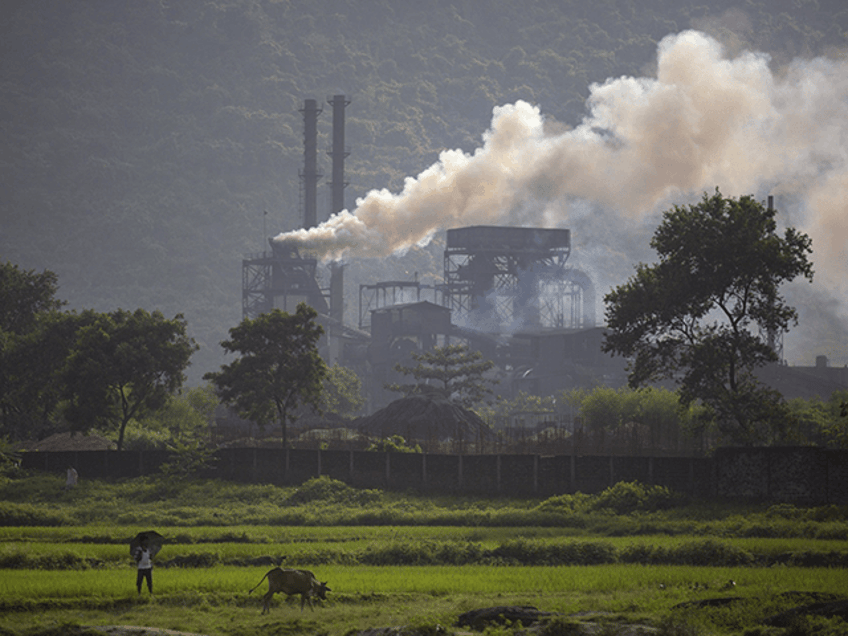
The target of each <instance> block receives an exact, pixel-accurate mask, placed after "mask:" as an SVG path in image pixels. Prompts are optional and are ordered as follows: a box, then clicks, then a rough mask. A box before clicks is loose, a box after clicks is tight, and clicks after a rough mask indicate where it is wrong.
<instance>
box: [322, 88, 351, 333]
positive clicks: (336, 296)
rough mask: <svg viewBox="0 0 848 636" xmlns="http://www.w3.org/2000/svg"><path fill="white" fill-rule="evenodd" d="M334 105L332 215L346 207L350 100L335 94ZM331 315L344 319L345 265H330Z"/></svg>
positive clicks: (328, 101)
mask: <svg viewBox="0 0 848 636" xmlns="http://www.w3.org/2000/svg"><path fill="white" fill-rule="evenodd" d="M327 103H329V104H331V105H332V107H333V149H332V150H331V151H330V153H329V155H330V156H331V157H332V158H333V180H332V181H331V182H330V189H331V191H332V208H331V209H330V216H332V215H334V214H336V213H338V212H341V211H342V210H343V209H344V190H345V187H346V186H347V183H345V180H344V160H345V158H346V157H347V156H348V154H350V153H348V152H347V150H346V149H345V107H346V106H347V105H348V104H350V101H348V100H346V99H345V96H344V95H333V99H332V100H330V99H328V100H327ZM330 315H331V316H332V317H333V318H335V319H336V320H338V321H339V322H343V320H344V265H342V264H341V263H333V264H332V265H330Z"/></svg>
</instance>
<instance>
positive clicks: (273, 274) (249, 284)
mask: <svg viewBox="0 0 848 636" xmlns="http://www.w3.org/2000/svg"><path fill="white" fill-rule="evenodd" d="M327 101H328V104H330V105H331V106H332V109H333V134H332V140H333V141H332V149H331V150H330V151H329V152H328V154H329V155H330V156H331V158H332V180H331V181H330V182H329V186H330V190H331V193H332V195H331V198H332V204H331V209H330V210H329V212H330V213H331V214H333V213H336V212H340V211H341V210H342V209H343V207H344V188H345V186H346V185H347V183H346V182H345V180H344V160H345V158H346V157H347V156H348V155H349V151H348V149H347V148H346V146H345V135H344V113H345V108H346V107H347V106H348V105H349V104H350V102H349V100H347V99H346V98H345V96H344V95H334V96H333V97H332V98H328V100H327ZM300 112H301V113H303V122H304V167H303V170H302V171H301V172H300V177H301V201H302V204H303V227H304V228H310V227H313V226H315V225H316V224H317V222H318V221H317V209H316V208H317V203H316V202H317V186H318V182H319V180H320V179H321V178H322V177H323V175H322V174H321V173H320V172H319V171H318V167H317V154H318V153H317V130H318V128H317V120H318V116H319V115H320V113H321V109H320V108H319V107H318V104H317V101H316V100H314V99H307V100H305V102H304V105H303V108H302V109H301V111H300ZM571 249H572V245H571V233H570V231H569V230H568V229H547V228H535V227H531V228H527V227H500V226H473V227H460V228H452V229H448V230H447V234H446V243H445V250H444V271H443V277H442V282H441V283H438V284H431V285H427V284H424V283H421V282H419V281H418V280H417V276H416V279H414V280H390V281H373V282H370V283H367V284H362V285H360V286H359V302H358V305H359V306H358V318H359V320H358V324H357V325H356V326H352V325H348V324H345V321H344V314H345V312H344V302H345V292H344V267H343V266H342V265H341V264H331V265H330V266H329V268H325V267H323V266H321V265H320V263H319V262H318V260H317V259H316V258H315V257H314V256H313V255H310V254H309V253H308V251H307V249H306V247H305V246H301V245H298V244H296V243H295V242H293V241H286V242H280V241H269V249H267V250H265V251H264V252H262V253H260V254H253V255H250V256H248V257H246V258H245V259H244V260H243V262H242V310H243V316H244V317H245V318H255V317H256V316H258V315H259V314H261V313H263V312H265V311H268V310H270V309H272V308H280V309H283V310H284V311H289V312H291V311H294V310H295V308H296V306H297V304H298V303H300V302H306V303H307V304H309V305H311V306H312V307H314V308H315V309H316V310H317V311H318V313H319V320H320V322H321V324H322V326H323V327H324V330H325V338H324V341H323V342H322V344H321V353H322V355H323V356H324V358H325V360H326V361H327V362H328V364H334V363H339V364H341V365H344V366H346V367H349V368H351V369H353V370H355V371H356V372H357V373H358V375H359V377H360V378H361V379H362V381H363V386H364V389H365V392H366V398H367V409H368V411H369V412H373V411H374V410H376V409H378V408H381V407H383V406H385V405H387V404H388V403H389V402H391V401H392V400H393V399H395V398H396V397H397V394H395V393H391V392H388V391H386V390H385V389H384V385H385V384H387V383H393V382H400V381H402V378H400V377H398V374H397V373H396V372H395V371H394V367H395V365H396V364H397V363H398V362H402V363H404V364H406V365H409V364H410V358H409V354H410V353H411V352H414V351H426V350H429V349H432V348H433V347H436V346H441V345H444V344H448V343H454V344H455V343H463V344H468V345H469V346H470V347H471V348H472V349H474V350H478V351H480V352H482V353H483V355H484V357H485V358H486V359H490V360H493V361H494V362H495V363H496V365H497V368H498V370H499V378H498V379H499V386H498V393H499V394H501V395H503V396H504V397H513V396H515V395H516V394H517V393H518V392H519V391H524V392H526V393H530V394H536V395H551V394H553V393H555V392H558V391H560V390H562V389H569V388H575V387H587V388H588V387H592V386H597V385H599V384H603V385H606V386H613V387H618V386H622V385H624V384H625V383H626V381H627V377H626V370H625V361H624V360H623V359H622V358H615V357H612V356H610V355H608V354H605V353H603V352H602V351H601V345H602V342H603V329H602V328H601V327H600V326H599V325H597V320H596V316H595V307H596V292H595V287H594V284H593V282H592V280H591V278H590V277H589V276H588V275H587V274H586V273H585V272H583V271H580V270H578V269H576V268H574V267H570V266H569V263H568V259H569V256H570V254H571ZM324 270H328V272H327V271H324ZM775 367H779V368H776V369H771V370H770V371H768V370H767V371H766V372H764V374H763V379H764V381H765V382H766V383H767V384H775V385H779V386H775V388H778V389H779V390H781V391H783V392H784V393H785V394H786V391H789V393H792V390H791V389H792V388H793V387H797V386H799V384H803V385H804V387H806V391H805V393H808V394H819V395H822V396H824V397H827V396H828V395H829V393H827V395H824V392H825V391H827V389H828V388H831V389H832V388H833V387H836V388H846V387H848V377H845V374H844V373H842V372H841V370H835V369H828V368H827V364H826V362H822V361H818V363H817V365H816V367H815V368H814V369H813V370H812V371H811V372H809V373H807V372H806V371H805V370H803V369H798V368H797V367H791V368H790V367H785V366H779V365H775ZM798 374H801V375H798ZM825 385H826V386H825ZM817 387H818V388H820V390H817Z"/></svg>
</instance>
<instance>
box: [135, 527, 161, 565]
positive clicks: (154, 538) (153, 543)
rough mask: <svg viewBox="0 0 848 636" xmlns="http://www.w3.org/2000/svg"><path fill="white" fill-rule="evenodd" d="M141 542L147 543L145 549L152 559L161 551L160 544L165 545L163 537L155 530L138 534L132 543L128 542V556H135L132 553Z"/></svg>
mask: <svg viewBox="0 0 848 636" xmlns="http://www.w3.org/2000/svg"><path fill="white" fill-rule="evenodd" d="M142 541H146V542H147V549H148V550H149V551H150V556H151V558H152V557H155V556H156V553H157V552H159V550H161V549H162V544H163V543H165V537H163V536H162V535H161V534H159V533H158V532H156V531H155V530H147V531H145V532H139V533H138V534H137V535H135V536H134V537H133V538H132V541H130V555H132V556H135V555H134V552H135V550H136V548H138V547H139V546H140V545H141V543H142Z"/></svg>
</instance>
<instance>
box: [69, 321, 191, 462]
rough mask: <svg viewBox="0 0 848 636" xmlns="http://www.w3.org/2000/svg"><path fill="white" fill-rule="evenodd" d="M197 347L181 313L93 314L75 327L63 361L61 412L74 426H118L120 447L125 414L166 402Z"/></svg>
mask: <svg viewBox="0 0 848 636" xmlns="http://www.w3.org/2000/svg"><path fill="white" fill-rule="evenodd" d="M196 350H197V345H196V344H195V342H194V340H193V339H192V338H190V337H189V336H187V335H186V322H185V320H184V319H183V317H182V315H180V314H177V315H176V316H175V317H174V318H173V319H171V320H168V319H166V318H165V317H164V316H163V315H162V314H161V313H160V312H158V311H154V312H152V313H148V312H147V311H145V310H144V309H137V310H136V311H134V312H129V311H125V310H122V309H119V310H117V311H113V312H111V313H108V314H96V315H95V316H94V317H93V319H92V320H91V321H90V324H86V325H84V326H82V327H81V328H80V329H79V330H78V331H77V334H76V338H75V341H74V345H73V348H72V351H71V354H70V356H69V357H68V359H67V362H66V365H65V369H64V378H65V390H66V397H67V400H68V402H67V408H66V412H65V417H66V418H67V420H68V422H69V423H70V424H71V427H72V428H73V429H76V430H84V429H86V428H90V427H95V428H103V429H114V428H117V429H118V445H117V446H118V450H119V451H120V450H121V449H122V447H123V442H124V431H125V430H126V426H127V423H128V422H129V421H130V419H132V418H140V417H142V416H143V415H145V414H146V413H147V412H148V411H150V410H155V409H158V408H161V407H162V406H164V405H165V403H166V401H167V398H168V396H169V395H171V394H173V393H174V392H175V391H176V390H177V389H179V388H180V386H181V385H182V383H183V380H184V375H183V372H184V370H185V368H186V367H187V366H188V364H189V359H190V358H191V355H192V353H194V352H195V351H196Z"/></svg>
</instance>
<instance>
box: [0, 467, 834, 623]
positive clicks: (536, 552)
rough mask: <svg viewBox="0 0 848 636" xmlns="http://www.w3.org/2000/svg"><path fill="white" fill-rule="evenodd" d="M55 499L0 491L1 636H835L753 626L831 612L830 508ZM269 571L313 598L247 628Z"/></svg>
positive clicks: (125, 489) (621, 492) (670, 499)
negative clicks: (383, 631)
mask: <svg viewBox="0 0 848 636" xmlns="http://www.w3.org/2000/svg"><path fill="white" fill-rule="evenodd" d="M59 483H60V481H59V478H58V477H56V476H45V475H21V476H16V477H14V478H6V479H4V480H2V481H0V519H2V522H3V525H2V526H0V542H2V546H1V547H0V634H2V635H3V636H6V635H7V634H8V635H14V634H19V635H21V636H24V635H25V636H43V635H47V634H64V633H86V631H87V630H89V629H90V628H92V627H93V626H104V625H136V626H147V627H159V628H164V629H171V630H181V631H187V632H192V633H198V634H208V635H221V636H230V635H236V634H254V633H255V634H260V633H261V634H268V633H270V634H322V635H326V636H335V635H339V636H348V635H350V634H353V633H355V632H357V631H359V630H364V629H368V628H385V627H393V626H408V627H409V629H410V630H411V631H412V630H413V628H414V630H415V631H416V632H417V633H418V634H421V635H422V636H427V635H429V634H433V635H435V634H438V633H445V632H448V633H449V632H451V631H456V630H459V629H460V627H458V626H457V625H456V623H457V619H458V617H459V616H460V615H461V614H462V613H463V612H466V611H469V610H473V609H480V608H485V607H492V606H510V605H530V606H533V607H536V608H538V609H540V610H543V611H546V612H552V613H557V614H559V616H556V617H553V618H549V619H547V622H545V623H543V624H542V626H541V627H540V630H541V631H540V633H541V634H542V636H558V635H559V634H576V633H579V630H577V628H575V627H574V626H573V625H574V623H575V622H578V621H579V622H582V623H584V624H590V625H595V631H596V632H597V631H598V630H600V633H602V634H604V635H605V636H613V635H617V634H620V635H623V634H626V633H628V632H627V629H628V626H632V625H637V624H638V625H649V626H653V627H655V628H657V629H658V632H657V633H659V634H660V635H661V636H663V635H668V636H672V635H679V636H684V635H685V636H699V635H703V636H706V635H708V634H717V635H718V634H747V635H748V636H760V635H762V636H764V635H766V634H774V635H775V636H799V635H802V634H817V635H821V636H830V635H835V634H845V633H848V623H845V622H844V621H843V620H841V619H839V618H830V619H816V618H801V619H798V620H796V621H795V622H794V623H793V624H792V625H791V626H789V627H771V626H767V625H765V624H763V623H762V621H763V619H765V618H766V617H768V616H772V615H774V614H777V613H778V612H780V611H783V610H787V609H790V608H793V607H797V606H799V605H802V604H803V603H805V602H812V601H816V600H818V601H822V600H830V599H835V598H848V539H846V537H848V510H846V509H844V508H839V507H834V506H828V507H820V508H804V507H795V506H788V505H785V504H781V505H768V504H762V505H748V506H741V505H738V504H727V503H717V502H691V501H686V500H683V499H680V498H678V497H676V496H675V495H674V494H673V493H668V492H657V491H656V490H655V489H651V488H647V487H643V486H639V485H633V484H630V485H619V486H617V487H614V488H613V489H610V490H609V491H607V492H605V493H601V494H600V495H597V496H593V497H588V496H585V495H572V496H569V495H566V496H560V497H555V498H550V499H547V500H522V501H513V500H477V499H470V498H450V497H439V498H432V497H430V498H428V497H420V496H415V495H411V494H408V493H407V494H397V493H381V492H376V491H355V490H353V489H351V488H349V487H347V486H345V485H344V484H341V483H339V482H333V481H332V480H327V479H321V480H314V481H313V482H309V483H307V484H305V485H304V486H302V487H299V488H276V487H272V486H250V485H236V484H229V483H222V482H186V483H184V484H183V485H182V486H181V487H175V484H173V483H169V484H162V483H160V482H159V481H157V480H156V479H143V480H131V481H126V482H119V483H86V484H85V485H84V486H83V487H80V488H79V489H78V490H76V491H72V492H64V491H62V489H61V487H60V486H59V485H58V484H59ZM165 495H167V496H165ZM139 502H143V503H141V504H139ZM119 511H120V512H119ZM136 515H137V516H136ZM280 519H287V520H289V521H291V520H293V519H296V520H299V522H297V523H291V522H290V523H281V522H280ZM365 519H368V520H370V523H366V522H364V521H363V520H365ZM356 520H359V522H358V523H357V522H356ZM236 521H238V522H236ZM446 521H449V523H446ZM145 529H156V530H158V531H159V532H161V533H162V534H164V535H165V536H166V537H167V539H168V541H167V543H166V545H165V547H164V548H163V550H162V552H161V553H160V554H159V555H158V556H157V558H156V560H155V563H156V567H155V570H154V579H155V581H154V582H155V595H154V596H153V597H150V596H148V595H147V593H146V591H145V593H144V594H142V595H141V596H138V595H137V594H136V591H135V571H134V563H133V562H132V560H131V558H130V556H129V550H128V547H127V542H128V540H129V538H130V537H132V536H133V535H134V534H135V533H136V532H138V531H140V530H145ZM282 559H284V561H283V563H284V565H286V566H289V567H300V568H306V569H310V570H312V571H313V572H315V574H316V575H317V576H318V578H319V579H320V580H322V581H327V582H328V583H329V586H330V588H332V591H331V592H330V593H329V594H328V601H327V602H325V603H316V605H317V607H316V609H315V611H314V612H311V611H309V609H308V608H307V609H306V611H305V612H303V613H301V611H300V607H299V603H298V602H297V601H296V600H295V599H292V600H290V601H289V602H288V603H287V602H286V601H285V600H284V599H282V598H279V597H278V598H276V599H275V603H274V606H273V608H272V611H271V612H270V613H269V614H268V615H265V616H262V615H261V614H260V609H261V596H262V594H263V593H264V591H265V590H266V589H267V587H265V584H264V583H263V585H262V587H260V588H259V589H258V590H257V591H255V592H253V594H248V590H250V589H251V588H252V587H254V586H255V585H256V584H257V583H258V582H259V581H260V579H261V578H262V576H263V575H264V574H265V572H267V571H268V570H269V569H270V568H271V567H272V566H273V565H275V564H276V563H278V562H280V561H281V560H282ZM716 599H719V601H716ZM698 603H700V605H699V604H698ZM681 604H684V605H683V606H682V607H680V606H681ZM514 628H515V626H514V625H491V626H490V627H488V628H487V633H488V635H489V636H496V635H497V634H500V633H504V634H506V633H512V632H513V631H514ZM584 632H585V629H584Z"/></svg>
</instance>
